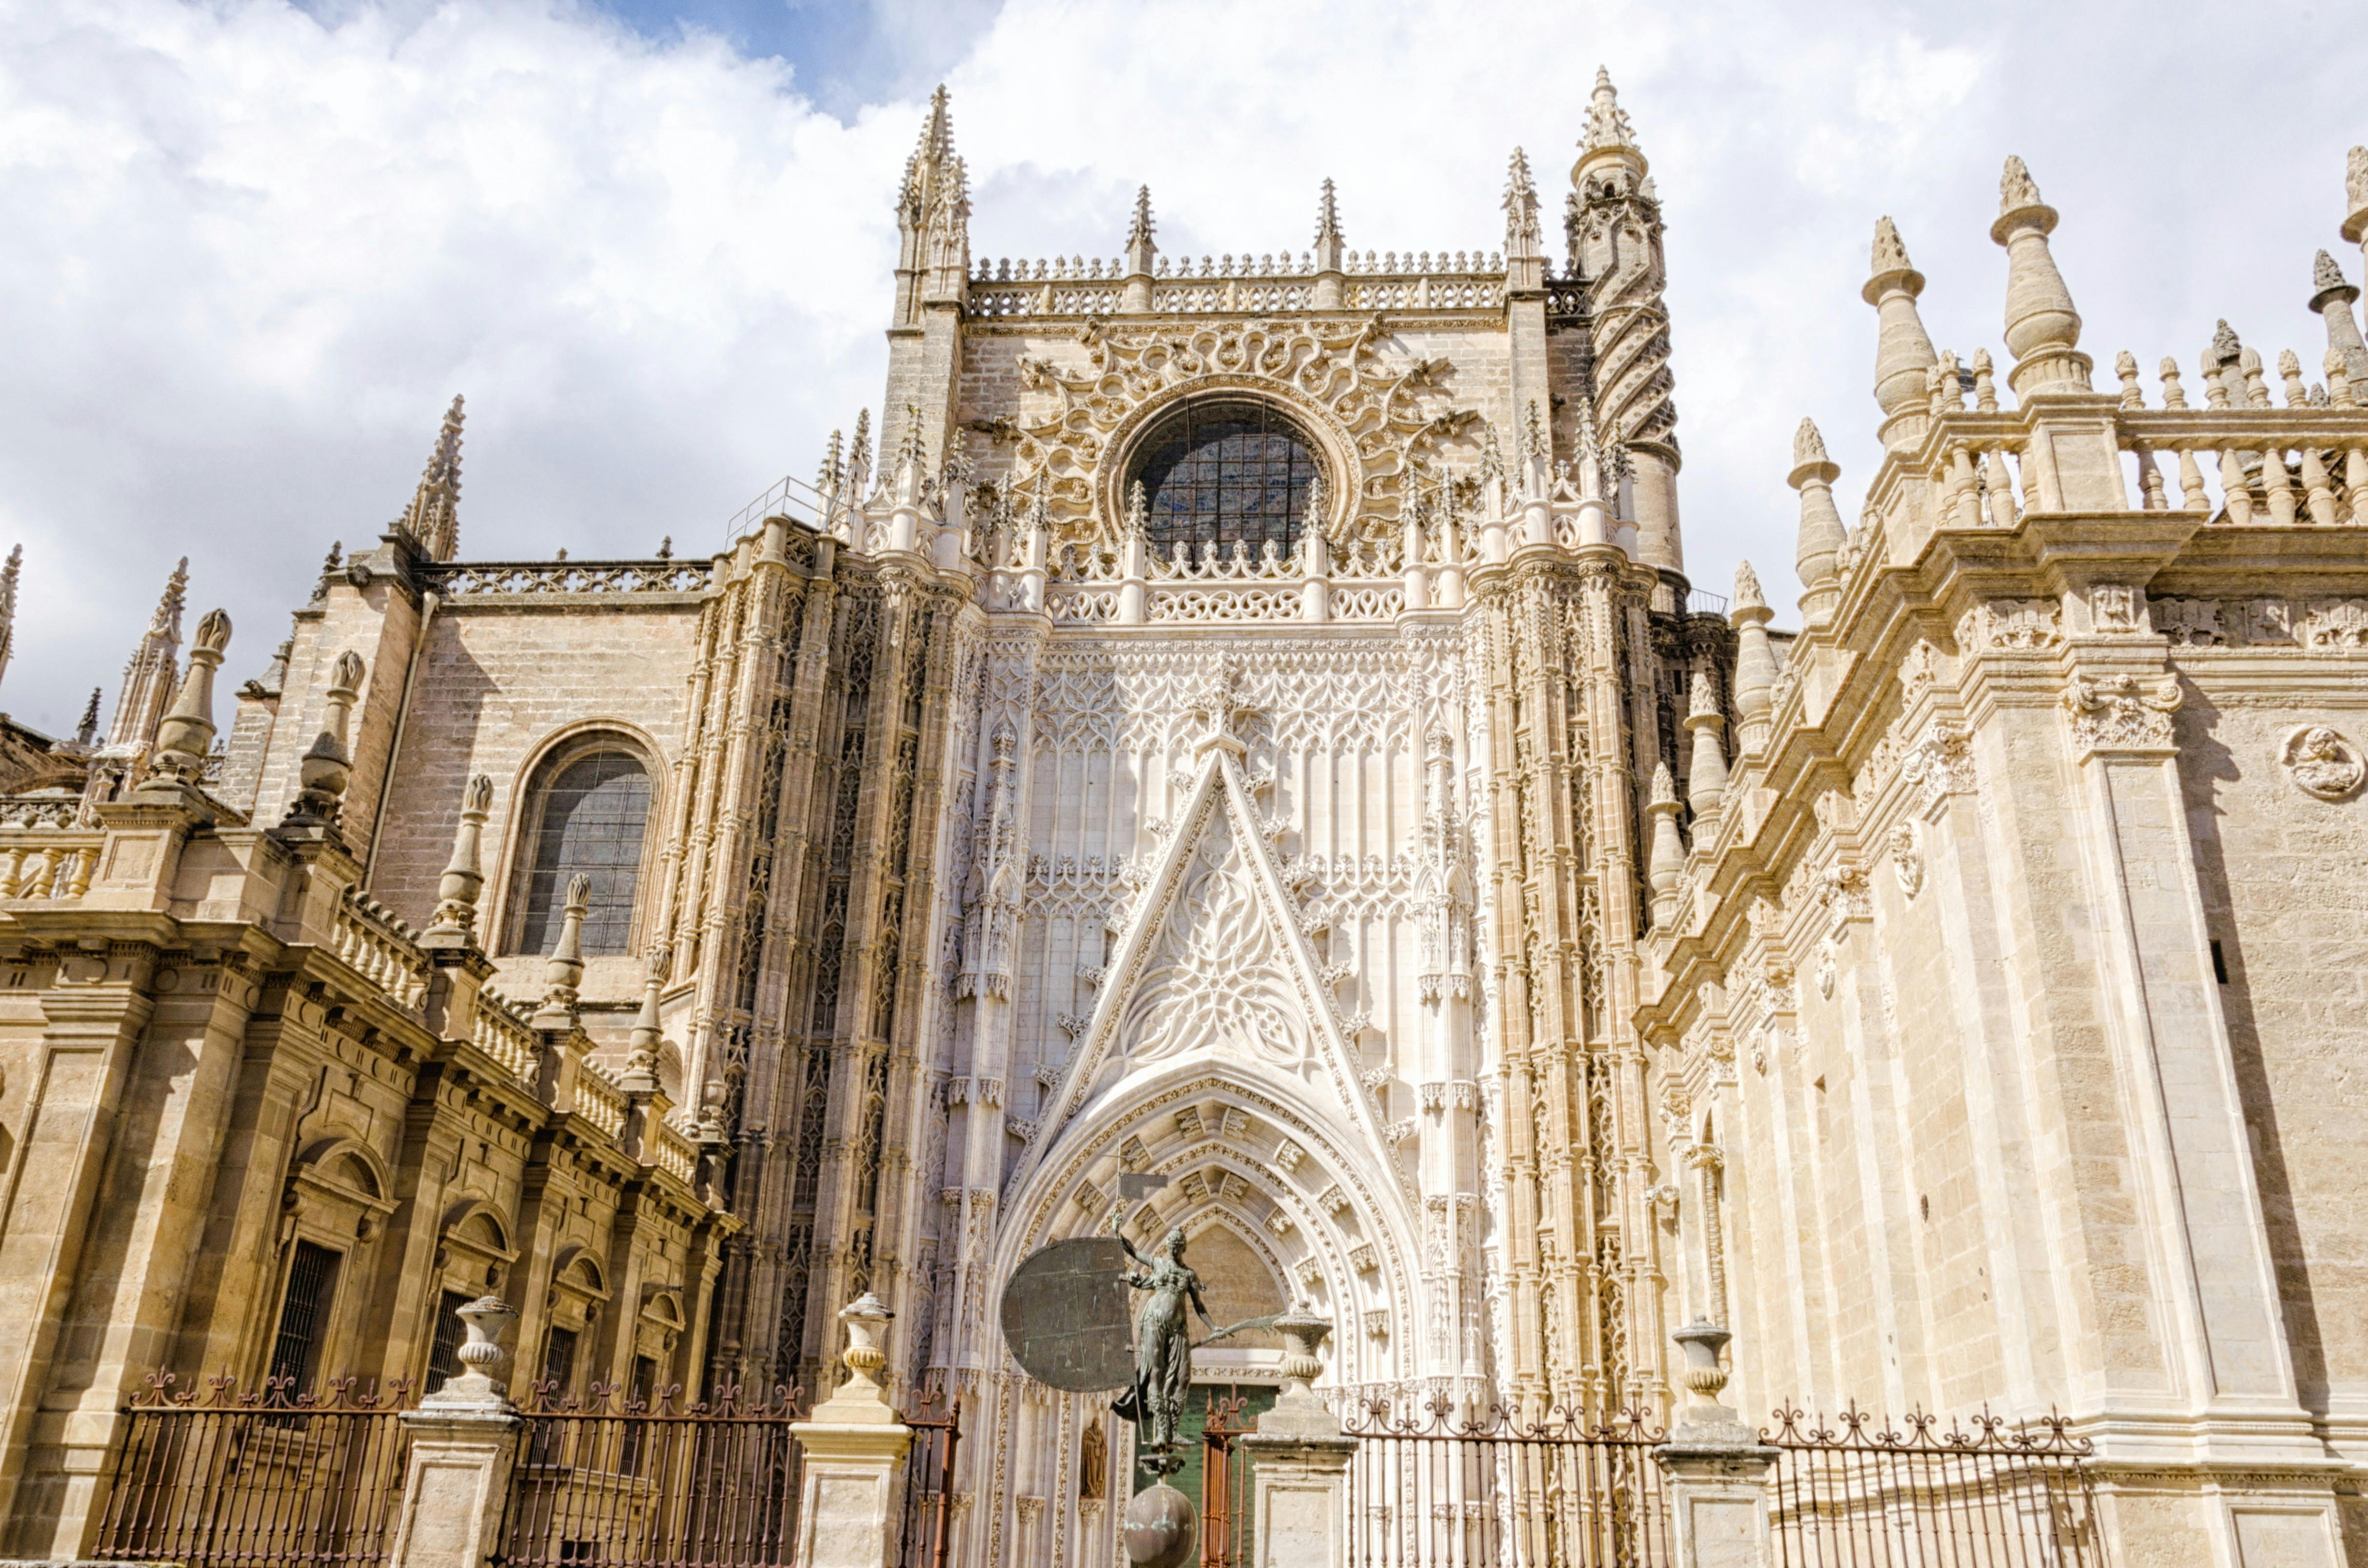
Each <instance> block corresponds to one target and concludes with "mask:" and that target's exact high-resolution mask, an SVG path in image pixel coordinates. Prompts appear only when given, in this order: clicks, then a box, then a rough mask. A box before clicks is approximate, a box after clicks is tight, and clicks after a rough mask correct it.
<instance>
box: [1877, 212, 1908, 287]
mask: <svg viewBox="0 0 2368 1568" xmlns="http://www.w3.org/2000/svg"><path fill="white" fill-rule="evenodd" d="M1913 270H1915V263H1913V262H1911V261H1909V260H1908V259H1907V245H1906V244H1904V243H1903V242H1902V241H1901V240H1900V238H1899V225H1898V224H1896V223H1895V222H1892V221H1891V220H1890V219H1889V218H1888V217H1883V218H1877V219H1876V220H1875V221H1874V254H1873V260H1872V261H1871V262H1870V264H1869V267H1868V275H1869V276H1870V277H1874V278H1880V277H1882V276H1883V275H1884V273H1886V272H1911V271H1913Z"/></svg>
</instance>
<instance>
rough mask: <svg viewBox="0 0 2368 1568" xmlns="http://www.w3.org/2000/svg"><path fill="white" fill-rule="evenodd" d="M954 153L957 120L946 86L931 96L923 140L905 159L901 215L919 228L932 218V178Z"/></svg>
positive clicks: (901, 217) (923, 127)
mask: <svg viewBox="0 0 2368 1568" xmlns="http://www.w3.org/2000/svg"><path fill="white" fill-rule="evenodd" d="M953 150H954V117H953V109H952V107H951V98H950V97H948V96H947V93H946V86H945V84H944V83H942V82H940V83H939V84H938V90H937V91H936V92H934V93H931V94H930V95H929V112H928V115H927V116H925V117H924V118H923V119H922V120H921V139H920V141H919V142H917V143H916V145H915V146H914V148H913V155H912V156H911V157H909V158H907V159H905V185H904V188H903V189H902V190H901V191H900V192H898V199H897V216H898V217H899V218H900V219H902V220H903V221H904V222H907V223H909V224H911V225H913V226H916V227H917V226H918V225H919V224H920V222H921V220H922V219H923V218H924V217H926V216H927V215H928V213H927V207H928V199H929V194H930V188H931V184H932V177H931V176H935V175H938V174H939V173H940V172H941V171H942V168H943V165H945V164H946V163H947V162H948V161H949V159H950V158H951V156H952V153H953Z"/></svg>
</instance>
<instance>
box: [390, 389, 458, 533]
mask: <svg viewBox="0 0 2368 1568" xmlns="http://www.w3.org/2000/svg"><path fill="white" fill-rule="evenodd" d="M462 417H463V415H462V400H461V399H460V398H458V397H455V398H454V399H453V400H452V406H451V407H450V408H448V409H446V410H445V411H444V425H443V427H442V428H441V429H439V430H438V432H437V433H436V447H435V449H434V450H432V451H430V452H429V453H428V454H427V469H426V471H425V472H422V473H421V474H420V476H419V487H418V488H417V489H416V490H415V491H414V492H412V496H411V505H410V506H406V507H404V511H403V516H402V517H400V518H398V519H396V521H395V525H394V526H395V529H396V531H397V532H399V533H402V534H404V535H405V536H406V537H408V538H409V539H410V540H411V541H412V543H413V544H415V545H416V546H417V547H418V549H419V552H420V553H421V554H423V555H425V556H427V559H429V560H430V561H450V559H451V558H452V555H453V552H454V551H456V550H458V549H459V548H460V542H461V419H462Z"/></svg>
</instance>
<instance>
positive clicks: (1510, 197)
mask: <svg viewBox="0 0 2368 1568" xmlns="http://www.w3.org/2000/svg"><path fill="white" fill-rule="evenodd" d="M1537 199H1538V187H1537V185H1536V184H1535V182H1533V181H1532V180H1531V178H1530V159H1529V154H1528V153H1524V152H1522V151H1521V150H1520V148H1519V147H1516V148H1514V149H1513V160H1512V163H1511V164H1510V165H1508V167H1507V169H1506V171H1505V210H1506V211H1508V212H1513V211H1518V210H1521V209H1522V208H1524V207H1527V206H1534V205H1536V203H1537Z"/></svg>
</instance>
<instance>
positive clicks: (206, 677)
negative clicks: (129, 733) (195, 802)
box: [137, 573, 230, 795]
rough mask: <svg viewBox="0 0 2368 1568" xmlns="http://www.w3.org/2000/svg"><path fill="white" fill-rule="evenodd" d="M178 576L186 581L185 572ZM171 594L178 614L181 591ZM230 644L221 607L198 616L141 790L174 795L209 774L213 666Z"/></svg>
mask: <svg viewBox="0 0 2368 1568" xmlns="http://www.w3.org/2000/svg"><path fill="white" fill-rule="evenodd" d="M175 577H176V581H185V580H186V577H185V574H181V573H176V574H175ZM167 597H172V598H175V599H176V603H175V605H174V611H173V613H174V617H175V619H178V618H179V614H180V607H179V605H178V603H177V590H174V591H172V592H170V593H168V595H167ZM159 613H160V614H161V613H162V611H161V610H160V611H159ZM229 646H230V617H229V616H227V615H224V614H223V613H222V611H220V610H218V609H210V610H208V611H206V613H205V615H204V616H203V618H201V619H199V621H198V635H197V640H196V641H195V642H192V643H191V644H190V647H189V669H188V674H187V675H185V676H182V677H181V689H180V691H179V693H178V694H177V695H176V697H175V698H174V699H173V708H172V710H171V711H170V712H168V713H166V714H165V717H164V720H163V722H160V723H159V724H158V725H157V726H156V751H155V755H154V756H153V757H152V758H151V759H150V761H149V764H148V777H147V778H145V779H144V780H142V783H141V786H140V789H139V790H138V791H137V792H138V793H141V794H151V793H161V794H166V795H171V794H178V793H181V792H182V791H184V790H195V789H196V788H197V786H198V781H199V778H202V777H203V776H204V773H205V766H206V754H207V753H208V752H209V751H211V749H212V748H213V744H214V671H215V670H216V669H218V668H220V667H221V665H222V652H223V650H225V649H227V648H228V647H229Z"/></svg>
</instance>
